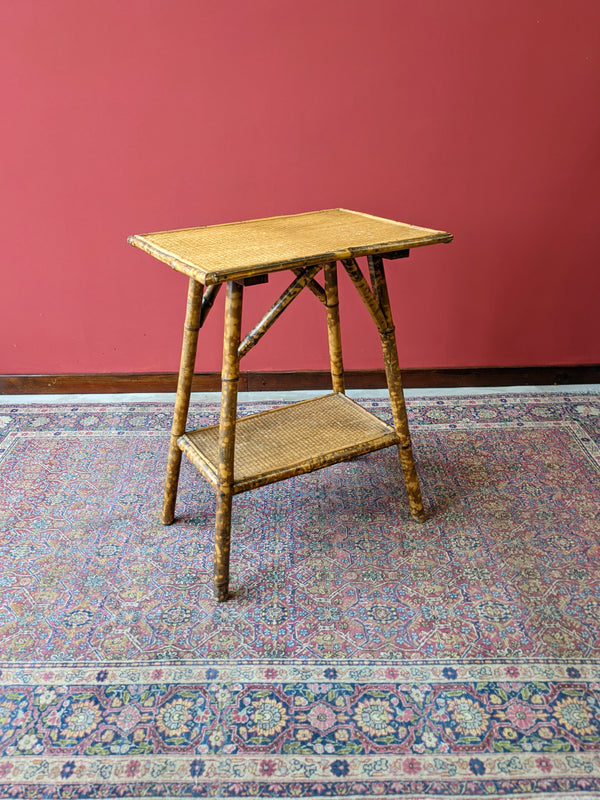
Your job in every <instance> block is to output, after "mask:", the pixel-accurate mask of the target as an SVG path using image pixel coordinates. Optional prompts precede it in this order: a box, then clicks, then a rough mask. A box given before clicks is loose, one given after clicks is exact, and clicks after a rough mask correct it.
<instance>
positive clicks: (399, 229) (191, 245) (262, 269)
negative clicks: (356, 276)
mask: <svg viewBox="0 0 600 800" xmlns="http://www.w3.org/2000/svg"><path fill="white" fill-rule="evenodd" d="M128 241H129V243H130V244H132V245H133V246H134V247H139V248H140V249H141V250H144V251H145V252H147V253H150V255H152V256H154V257H155V258H157V259H159V261H164V262H165V263H166V264H169V265H170V266H171V267H173V269H176V270H178V271H179V272H183V273H185V274H186V275H189V276H190V277H192V278H195V279H196V280H197V281H200V282H201V283H204V284H206V285H207V286H208V285H211V284H215V283H223V282H224V281H229V280H237V279H240V278H246V277H252V276H255V275H262V274H265V273H268V272H275V271H277V270H282V269H289V268H291V267H304V266H309V265H311V264H321V263H325V262H328V261H338V260H341V259H344V258H352V257H358V256H367V255H379V254H385V253H390V252H394V251H396V250H405V249H408V248H412V247H420V246H422V245H427V244H435V243H437V242H450V241H452V234H450V233H446V232H444V231H436V230H431V229H430V228H419V227H416V226H414V225H407V224H405V223H403V222H395V221H394V220H390V219H383V218H381V217H374V216H371V215H370V214H363V213H361V212H359V211H348V210H346V209H343V208H334V209H328V210H326V211H312V212H309V213H306V214H293V215H290V216H283V217H269V218H267V219H256V220H249V221H247V222H232V223H228V224H225V225H209V226H206V227H202V228H184V229H182V230H175V231H162V232H160V233H148V234H136V235H134V236H130V237H129V240H128Z"/></svg>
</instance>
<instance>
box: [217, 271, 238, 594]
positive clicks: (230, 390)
mask: <svg viewBox="0 0 600 800" xmlns="http://www.w3.org/2000/svg"><path fill="white" fill-rule="evenodd" d="M243 291H244V287H243V286H242V284H240V283H235V281H229V282H228V283H227V295H226V299H225V331H224V334H223V368H222V370H221V415H220V418H219V464H218V471H217V472H218V486H217V517H216V522H215V563H214V596H215V600H217V601H219V602H223V601H225V600H227V598H228V596H229V548H230V539H231V504H232V500H233V470H234V456H235V424H236V414H237V392H238V378H239V374H240V364H239V356H238V347H239V344H240V331H241V321H242V298H243Z"/></svg>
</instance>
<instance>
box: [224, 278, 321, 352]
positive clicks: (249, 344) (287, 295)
mask: <svg viewBox="0 0 600 800" xmlns="http://www.w3.org/2000/svg"><path fill="white" fill-rule="evenodd" d="M322 266H323V265H322V264H315V265H314V266H312V267H307V268H306V269H305V270H302V274H301V275H299V276H298V277H297V278H296V279H295V280H294V281H292V283H291V284H290V285H289V286H288V288H287V289H286V290H285V292H283V294H282V295H281V297H279V298H278V299H277V300H276V301H275V303H274V304H273V306H272V308H270V309H269V310H268V311H267V313H266V314H265V315H264V317H263V318H262V319H261V321H260V322H259V323H258V325H256V327H254V328H253V329H252V330H251V331H250V333H248V334H247V336H246V337H245V338H244V341H243V342H242V343H241V345H240V346H239V349H238V356H239V358H242V356H245V355H246V353H247V352H248V351H249V350H251V349H252V348H253V347H254V345H255V344H256V343H257V342H258V341H259V340H260V339H261V338H262V337H263V336H264V334H265V333H266V332H267V331H268V330H269V328H270V327H271V325H272V324H273V323H274V322H275V320H276V319H278V318H279V317H280V316H281V314H282V313H283V312H284V311H285V309H286V308H287V307H288V306H289V304H290V303H291V302H292V300H293V299H294V298H295V297H296V295H298V294H299V293H300V292H301V291H302V289H304V287H305V286H306V285H307V284H308V283H309V282H310V281H311V280H312V278H314V276H315V275H316V274H317V272H319V271H320V270H321V269H322Z"/></svg>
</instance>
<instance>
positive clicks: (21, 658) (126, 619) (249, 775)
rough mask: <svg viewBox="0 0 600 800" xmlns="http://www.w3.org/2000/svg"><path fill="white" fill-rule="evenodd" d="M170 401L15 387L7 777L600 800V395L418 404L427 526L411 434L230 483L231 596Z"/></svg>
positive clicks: (36, 794) (378, 405) (86, 788)
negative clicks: (92, 399) (165, 501)
mask: <svg viewBox="0 0 600 800" xmlns="http://www.w3.org/2000/svg"><path fill="white" fill-rule="evenodd" d="M363 402H364V405H365V406H367V407H368V408H370V409H372V410H373V411H374V412H375V413H376V414H378V415H380V416H381V417H382V418H385V419H389V417H390V412H389V407H388V405H387V404H386V403H385V402H383V401H374V400H372V399H371V400H369V399H365V400H364V401H363ZM266 407H267V405H266V403H264V402H262V403H252V404H246V405H245V406H244V407H243V408H242V409H241V411H242V412H243V413H250V412H252V411H256V410H262V409H263V408H266ZM171 408H172V407H171V404H162V403H140V404H138V405H125V404H111V405H81V406H67V405H35V406H28V405H22V406H15V407H10V406H2V407H0V426H1V427H0V433H1V434H2V439H1V443H0V470H1V472H0V510H1V513H2V516H1V520H0V522H1V525H0V531H1V538H0V548H1V562H0V593H1V604H0V661H1V664H0V666H1V668H2V670H1V673H0V726H1V733H0V750H1V752H2V758H1V759H0V796H2V797H14V798H21V797H23V798H24V797H27V798H67V797H68V798H90V797H94V798H112V797H115V798H116V797H143V798H167V797H168V798H178V797H215V796H218V797H223V798H246V797H259V798H272V797H277V798H306V797H327V798H342V797H343V798H354V800H358V799H360V800H363V798H396V797H398V798H400V797H401V798H412V799H413V800H415V799H416V798H427V800H431V798H447V797H456V796H459V797H467V798H481V797H496V798H503V797H505V796H512V795H514V796H516V797H519V798H521V800H526V798H531V797H533V796H539V795H542V796H544V797H547V798H564V800H566V799H567V798H590V797H600V569H599V565H600V446H599V445H600V396H599V395H597V394H581V395H572V394H564V395H563V394H539V395H522V396H517V395H511V394H506V395H489V396H472V397H470V396H467V397H445V398H444V397H440V398H431V397H427V398H422V399H412V400H411V401H410V403H409V415H410V421H411V430H412V433H413V442H414V449H415V455H416V459H417V465H418V470H419V474H420V477H421V485H422V489H423V493H424V496H425V499H426V505H427V508H428V511H429V514H430V516H429V519H428V521H427V522H426V523H425V524H423V525H419V524H418V523H415V522H413V521H412V519H411V517H410V516H409V514H408V506H407V501H406V495H405V491H404V487H403V483H402V479H401V474H400V470H399V465H398V458H397V453H396V451H395V450H394V449H388V450H384V451H380V452H378V453H374V454H371V455H368V456H365V457H362V458H359V459H356V460H354V461H352V462H349V463H343V464H340V465H338V466H335V467H330V468H328V469H325V470H322V471H320V472H316V473H313V474H311V475H306V476H302V477H298V478H295V479H291V480H289V481H286V482H283V483H278V484H274V485H273V486H268V487H266V488H263V489H261V490H257V491H254V492H250V493H248V494H244V495H239V496H238V497H237V498H236V499H235V501H234V520H233V532H234V533H233V539H232V558H231V563H232V589H233V591H234V597H233V598H232V599H231V601H230V602H228V603H225V604H219V605H217V604H216V603H214V602H213V600H212V586H211V582H212V581H211V577H212V576H211V569H212V538H213V523H214V508H215V503H214V496H213V492H212V490H211V489H210V488H209V487H208V485H207V484H206V483H205V482H204V480H203V479H202V478H201V477H200V476H199V475H198V474H197V473H196V471H195V470H194V469H193V468H192V467H191V466H190V465H189V464H187V463H186V462H185V460H184V465H183V468H182V479H181V491H180V500H179V503H178V521H177V523H176V524H175V525H173V526H171V527H163V526H162V525H161V524H160V523H159V521H158V514H159V509H160V505H161V493H162V480H163V470H164V463H165V454H166V446H167V440H168V430H169V427H170V417H171ZM217 414H218V408H217V406H216V404H215V405H203V406H198V405H196V406H193V407H192V418H193V422H192V424H193V426H194V427H199V426H201V425H203V424H207V423H214V422H215V421H216V419H217Z"/></svg>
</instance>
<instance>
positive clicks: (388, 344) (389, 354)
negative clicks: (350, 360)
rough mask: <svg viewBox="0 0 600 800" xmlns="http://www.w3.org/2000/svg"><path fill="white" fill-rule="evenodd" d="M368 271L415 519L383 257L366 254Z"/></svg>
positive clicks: (418, 505) (416, 494) (418, 510)
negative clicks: (381, 325) (379, 317)
mask: <svg viewBox="0 0 600 800" xmlns="http://www.w3.org/2000/svg"><path fill="white" fill-rule="evenodd" d="M368 260H369V272H370V273H371V285H372V287H373V292H374V294H375V297H376V298H377V300H378V302H379V307H380V309H381V311H382V313H383V315H384V317H385V322H386V323H387V324H386V328H385V330H380V335H381V346H382V349H383V361H384V364H385V375H386V379H387V384H388V391H389V394H390V405H391V407H392V415H393V418H394V427H395V428H396V433H397V434H398V436H399V437H400V444H399V445H398V452H399V455H400V465H401V466H402V472H403V474H404V483H405V484H406V492H407V494H408V503H409V506H410V513H411V514H412V516H413V517H414V518H415V519H416V520H418V521H419V522H423V521H424V520H425V511H424V509H423V500H422V498H421V489H420V487H419V478H418V476H417V470H416V467H415V460H414V457H413V452H412V444H411V441H410V431H409V429H408V417H407V415H406V404H405V402H404V391H403V389H402V376H401V374H400V364H399V362H398V349H397V347H396V335H395V332H394V321H393V319H392V310H391V306H390V298H389V295H388V290H387V283H386V279H385V271H384V266H383V260H382V259H381V258H380V257H378V256H369V259H368Z"/></svg>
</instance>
